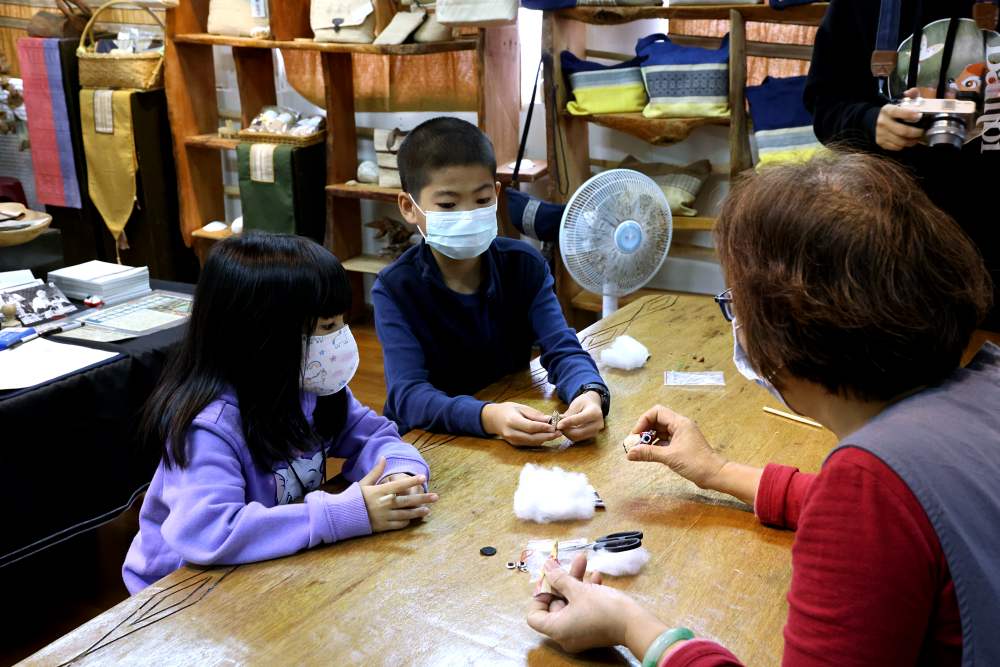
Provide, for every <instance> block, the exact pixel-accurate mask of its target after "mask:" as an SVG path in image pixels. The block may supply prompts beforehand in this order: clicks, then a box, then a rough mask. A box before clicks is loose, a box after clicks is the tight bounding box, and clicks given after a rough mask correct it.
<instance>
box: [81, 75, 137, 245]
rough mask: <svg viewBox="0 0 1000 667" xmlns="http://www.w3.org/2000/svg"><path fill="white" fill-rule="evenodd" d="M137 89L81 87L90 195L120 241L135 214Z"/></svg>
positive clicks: (110, 229) (82, 122)
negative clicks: (134, 117) (134, 104)
mask: <svg viewBox="0 0 1000 667" xmlns="http://www.w3.org/2000/svg"><path fill="white" fill-rule="evenodd" d="M133 92H134V91H131V90H114V91H106V90H104V91H98V90H90V89H87V88H84V89H82V90H81V91H80V121H81V125H82V128H83V148H84V153H85V154H86V157H87V180H88V182H89V191H90V198H91V199H92V200H93V201H94V206H96V207H97V210H98V212H99V213H100V214H101V217H102V218H104V224H105V225H106V226H107V228H108V230H109V231H110V232H111V235H112V236H113V237H114V238H115V241H116V242H120V240H121V235H122V231H123V230H124V229H125V224H126V223H127V222H128V220H129V218H130V217H131V216H132V209H133V208H134V206H135V198H136V182H135V172H136V157H135V140H134V137H133V136H132V94H133ZM108 129H110V130H111V132H110V133H108ZM117 245H118V244H117V243H116V246H117Z"/></svg>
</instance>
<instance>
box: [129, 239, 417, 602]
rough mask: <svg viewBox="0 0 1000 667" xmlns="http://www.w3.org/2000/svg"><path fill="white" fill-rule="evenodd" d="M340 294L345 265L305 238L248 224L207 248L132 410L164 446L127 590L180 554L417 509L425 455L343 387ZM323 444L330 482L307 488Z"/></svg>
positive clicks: (315, 478)
mask: <svg viewBox="0 0 1000 667" xmlns="http://www.w3.org/2000/svg"><path fill="white" fill-rule="evenodd" d="M350 306H351V288H350V284H349V283H348V280H347V275H346V273H345V272H344V268H343V267H342V266H341V265H340V262H338V261H337V258H336V257H334V256H333V255H332V254H331V253H330V252H329V251H328V250H326V249H325V248H323V247H322V246H320V245H318V244H316V243H314V242H313V241H309V240H307V239H305V238H302V237H296V236H285V235H277V234H260V233H250V234H246V235H244V236H242V237H240V236H235V237H232V238H230V239H227V240H225V241H222V242H221V243H219V244H218V245H217V246H216V247H215V249H214V250H213V252H212V254H211V255H210V256H209V258H208V261H207V262H206V264H205V267H204V270H203V272H202V276H201V280H200V281H199V282H198V287H197V290H196V291H195V299H194V309H193V311H192V314H191V321H190V323H189V325H188V331H187V337H186V339H185V341H184V345H183V348H182V349H181V352H180V355H179V356H178V358H177V359H175V360H174V362H173V364H172V366H171V367H170V370H169V371H168V372H167V373H166V375H165V377H164V378H163V380H162V381H161V383H160V385H159V387H158V388H157V389H156V391H155V392H154V393H153V395H152V397H151V398H150V400H149V402H148V403H147V405H146V411H145V414H144V417H143V422H142V437H143V441H144V442H145V443H146V444H147V445H150V446H152V447H155V448H156V449H160V450H162V453H163V454H162V458H161V461H160V465H159V467H158V468H157V469H156V473H155V474H154V476H153V481H152V482H151V483H150V485H149V490H148V491H147V492H146V498H145V500H144V501H143V503H142V510H141V512H140V514H139V533H138V535H136V536H135V539H134V540H133V541H132V546H131V547H130V548H129V552H128V555H127V556H126V557H125V564H124V566H123V567H122V576H123V578H124V579H125V586H126V587H127V588H128V590H129V592H131V593H136V592H137V591H140V590H142V589H143V588H145V587H146V586H148V585H150V584H152V583H153V582H154V581H156V580H158V579H160V578H161V577H164V576H166V575H167V574H170V573H171V572H173V571H174V570H176V569H177V568H179V567H181V566H182V565H185V564H188V563H190V564H192V565H223V564H226V565H231V564H236V563H248V562H252V561H258V560H265V559H268V558H277V557H279V556H286V555H288V554H293V553H295V552H297V551H300V550H302V549H306V548H309V547H314V546H317V545H319V544H324V543H329V542H336V541H338V540H345V539H348V538H351V537H357V536H359V535H369V534H371V533H373V532H380V531H385V530H396V529H400V528H404V527H406V526H407V525H408V524H409V522H410V521H411V520H413V519H419V518H422V517H425V516H427V514H428V513H429V511H430V504H431V503H433V502H435V501H436V500H437V495H436V494H433V493H427V492H426V482H427V479H428V477H429V470H428V468H427V463H426V462H425V461H424V459H423V458H422V457H421V456H420V454H419V453H417V450H416V449H414V448H413V447H412V446H410V445H408V444H407V443H405V442H402V441H401V440H400V439H399V433H398V432H397V430H396V426H395V425H394V424H393V423H392V422H390V421H389V420H387V419H385V418H383V417H379V416H378V415H376V414H375V413H374V412H373V411H372V410H371V409H369V408H367V407H365V406H363V405H361V404H360V403H358V401H357V400H356V399H355V398H354V396H353V395H352V394H351V391H350V389H348V388H347V383H348V382H349V381H350V380H351V378H352V377H353V376H354V373H355V371H356V370H357V368H358V346H357V344H356V343H355V341H354V337H353V336H352V335H351V331H350V328H349V327H347V326H346V325H345V324H344V315H343V314H344V313H345V312H347V311H348V310H349V309H350ZM329 456H333V457H337V458H343V459H346V462H345V464H344V467H343V470H342V474H343V476H344V477H345V478H346V479H347V480H348V481H350V482H352V484H351V486H349V487H348V488H347V490H345V491H343V492H341V493H337V494H333V493H327V492H326V491H323V490H321V489H320V486H321V485H322V484H323V483H324V482H325V481H326V480H327V474H326V459H327V457H329ZM299 501H302V502H299Z"/></svg>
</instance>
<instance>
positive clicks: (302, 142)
mask: <svg viewBox="0 0 1000 667" xmlns="http://www.w3.org/2000/svg"><path fill="white" fill-rule="evenodd" d="M236 136H237V137H239V138H240V140H241V141H248V142H251V143H255V144H287V145H289V146H312V145H313V144H319V143H323V141H324V140H325V139H326V130H320V131H319V132H314V133H313V134H304V135H301V136H298V135H292V134H273V133H271V132H251V131H249V130H240V131H239V132H237V133H236Z"/></svg>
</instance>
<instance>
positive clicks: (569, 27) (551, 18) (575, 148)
mask: <svg viewBox="0 0 1000 667" xmlns="http://www.w3.org/2000/svg"><path fill="white" fill-rule="evenodd" d="M564 50H569V51H572V52H573V53H574V54H575V55H577V56H579V57H581V58H583V57H584V56H585V53H586V50H587V26H586V25H585V24H583V23H580V22H579V21H572V20H567V19H562V18H559V15H558V14H556V13H555V12H545V14H544V16H543V18H542V76H543V77H544V82H543V84H542V86H543V87H542V90H543V91H544V92H545V144H546V146H547V152H548V154H547V159H548V162H549V195H548V198H549V200H551V201H554V202H560V203H565V202H566V201H567V200H568V199H569V198H570V197H571V196H572V195H573V193H574V192H576V189H577V188H578V187H580V185H582V184H583V182H584V181H586V180H587V179H588V178H590V133H589V126H588V124H587V121H586V120H585V119H582V118H574V117H572V116H570V115H569V114H567V113H566V112H565V110H566V103H567V101H569V96H570V93H569V90H568V89H567V86H566V78H565V77H564V76H563V72H562V64H561V63H560V60H559V54H560V53H562V51H564ZM555 257H556V261H555V271H554V273H555V276H554V278H555V282H556V295H557V296H558V297H559V303H560V305H561V306H562V309H563V312H564V313H565V314H566V316H567V319H568V320H569V323H570V325H571V326H575V324H576V318H575V316H574V314H573V312H572V311H573V308H572V300H573V297H574V296H576V295H577V294H579V292H580V289H581V288H580V286H579V285H577V284H576V282H575V281H574V280H573V278H572V277H571V276H570V275H569V272H568V271H566V267H565V265H564V264H563V262H562V257H560V255H559V248H558V246H557V247H556V252H555Z"/></svg>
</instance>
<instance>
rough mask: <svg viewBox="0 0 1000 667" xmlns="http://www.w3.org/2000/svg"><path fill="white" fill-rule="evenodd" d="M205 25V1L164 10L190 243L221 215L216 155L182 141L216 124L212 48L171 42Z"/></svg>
mask: <svg viewBox="0 0 1000 667" xmlns="http://www.w3.org/2000/svg"><path fill="white" fill-rule="evenodd" d="M207 25H208V0H188V1H187V2H182V3H180V5H179V6H178V7H176V8H173V9H168V10H167V21H166V31H165V38H166V39H165V48H164V68H165V69H164V87H165V88H166V94H167V99H168V100H169V102H170V103H169V104H168V105H167V111H168V114H169V118H170V132H171V134H172V135H173V143H174V159H175V160H176V164H177V193H178V202H179V206H180V225H181V233H182V234H183V236H184V243H185V244H187V245H188V246H190V245H191V232H192V231H194V230H196V229H199V228H201V227H202V226H204V225H205V224H206V223H208V222H210V221H212V220H221V219H223V218H224V217H225V202H224V199H223V189H222V161H221V160H220V159H219V154H218V153H217V152H216V151H207V150H204V149H199V148H194V147H188V146H187V144H186V143H185V139H186V138H187V137H189V136H192V135H196V134H207V133H214V132H217V131H218V128H219V113H218V109H217V108H216V104H215V67H214V65H213V58H212V47H211V46H210V45H202V44H177V43H176V42H174V35H177V34H184V33H199V32H205V30H206V29H207ZM206 100H207V101H208V102H210V103H206Z"/></svg>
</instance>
